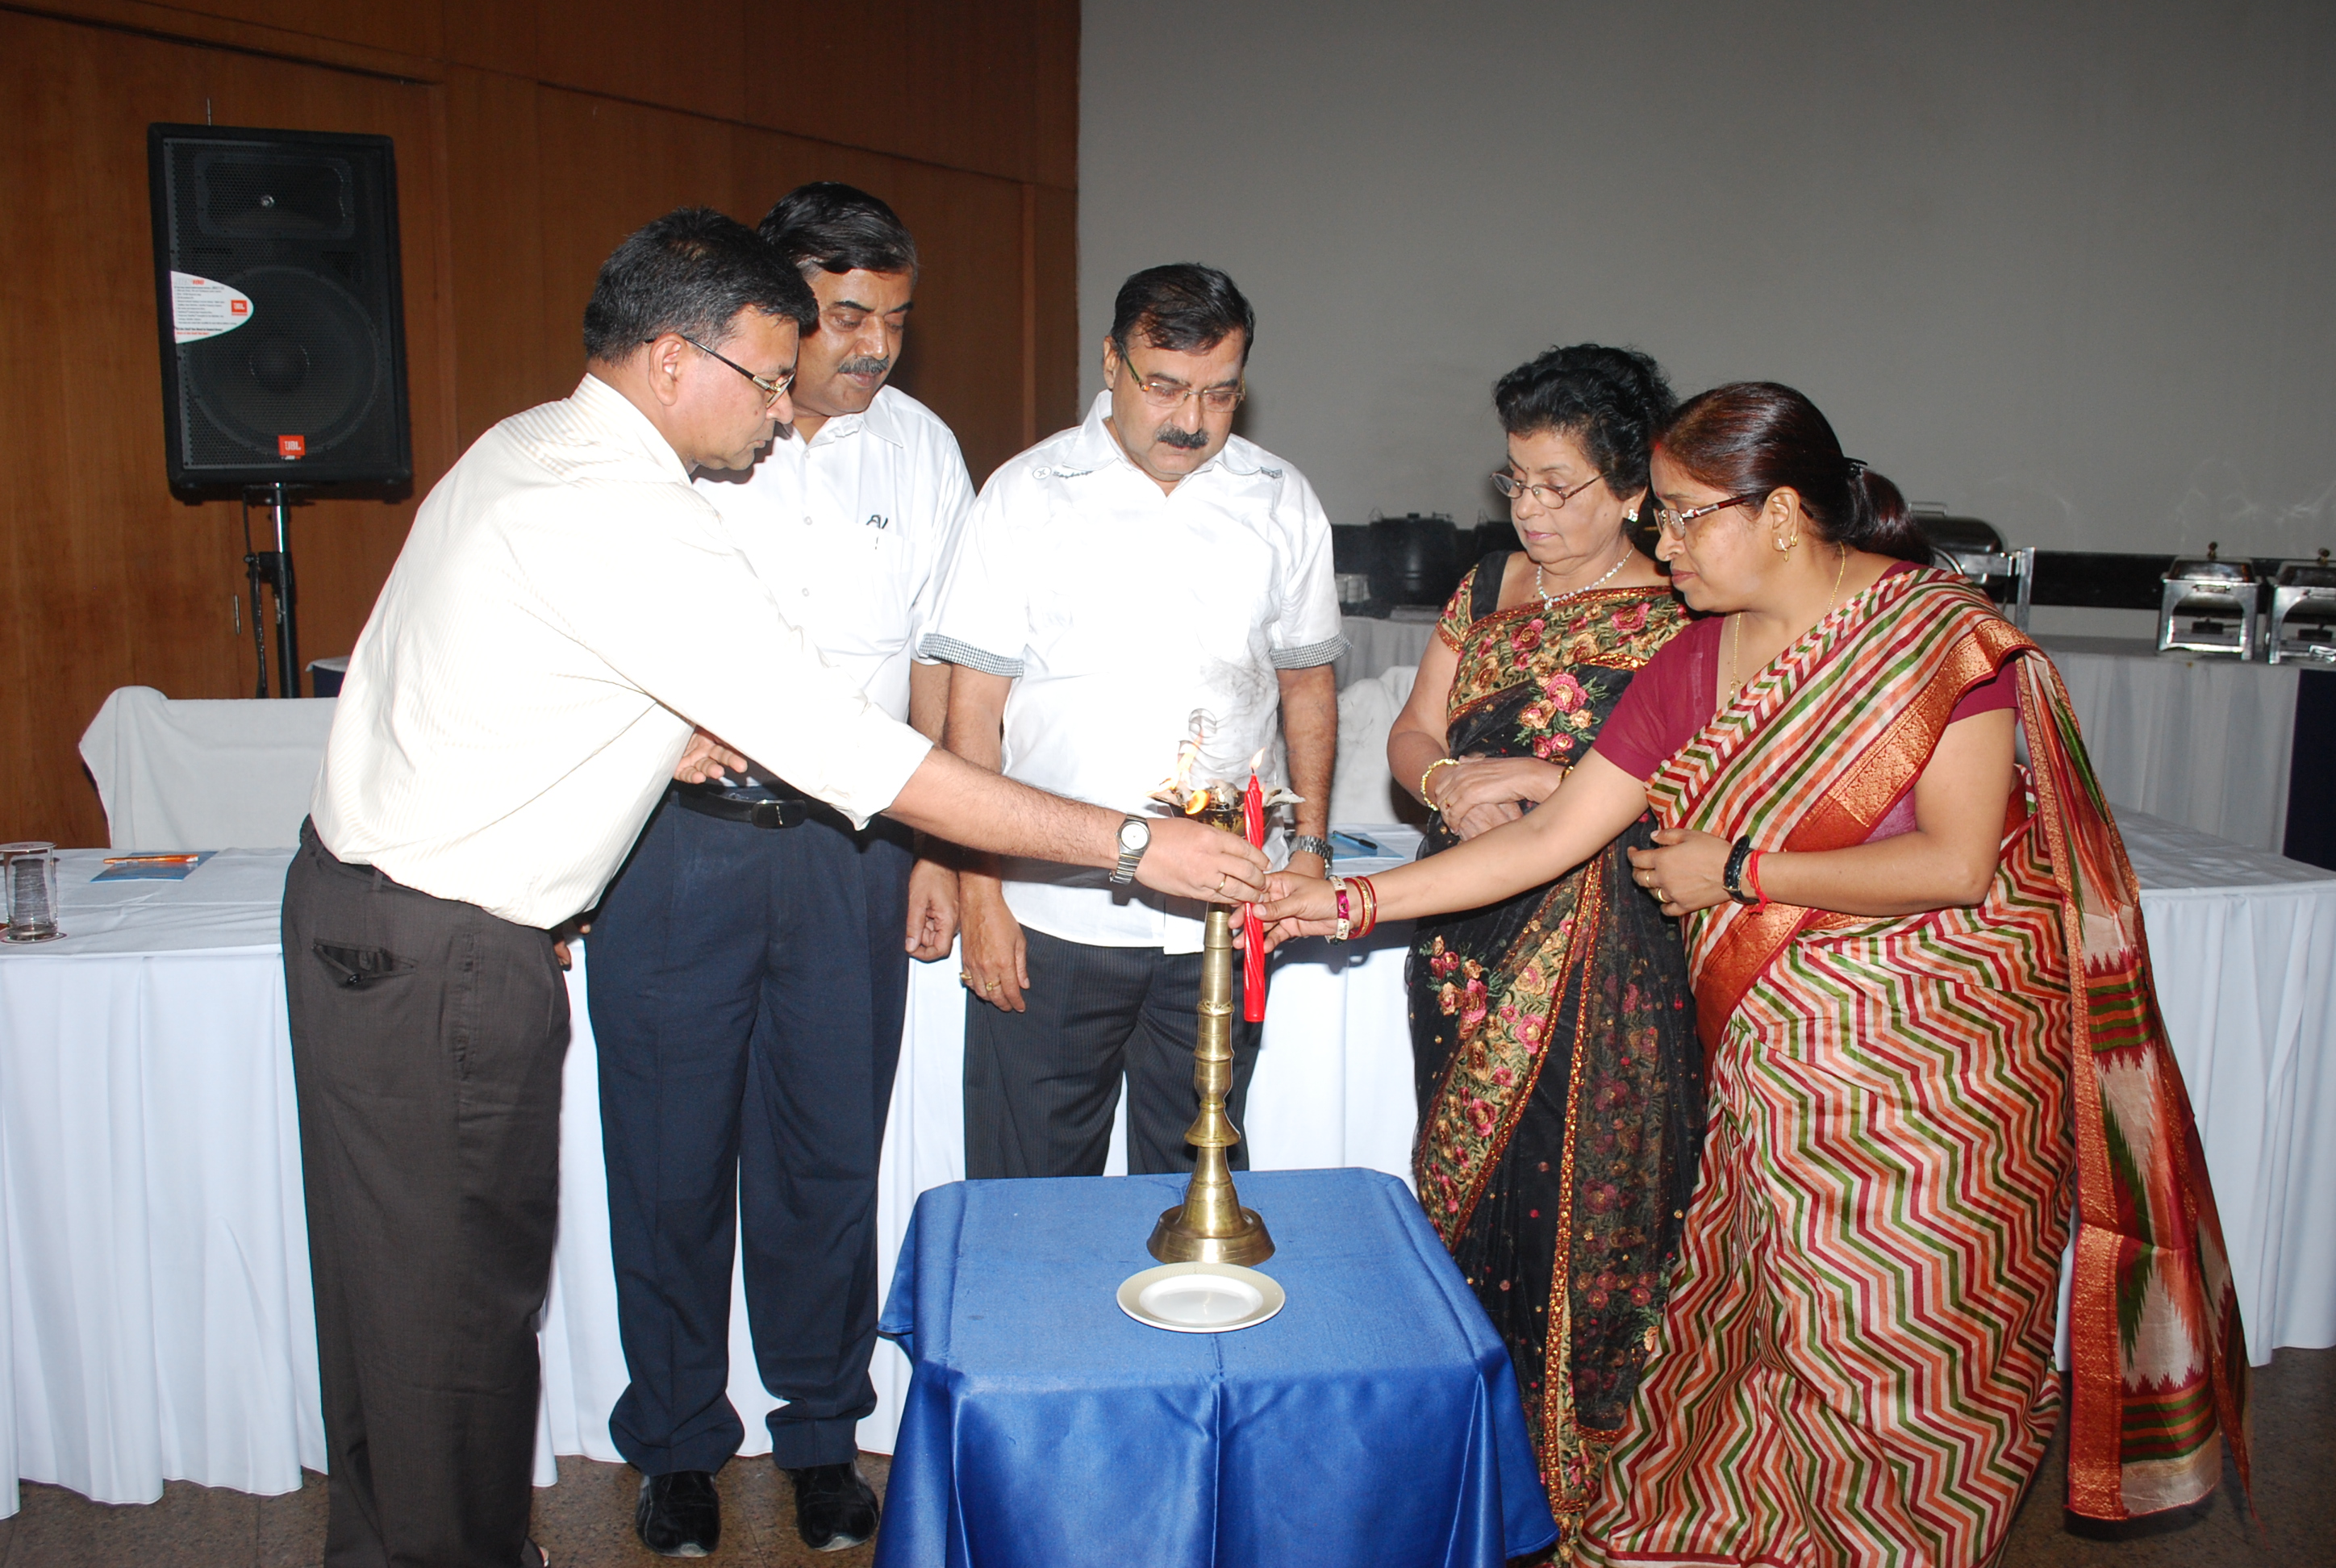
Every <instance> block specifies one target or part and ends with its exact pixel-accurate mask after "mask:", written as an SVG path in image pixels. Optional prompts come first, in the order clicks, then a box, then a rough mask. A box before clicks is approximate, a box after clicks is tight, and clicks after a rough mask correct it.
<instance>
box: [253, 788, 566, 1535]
mask: <svg viewBox="0 0 2336 1568" xmlns="http://www.w3.org/2000/svg"><path fill="white" fill-rule="evenodd" d="M284 984H285V991H286V997H287V1001H288V1003H289V1009H288V1012H289V1018H290V1023H291V1030H292V1074H293V1080H294V1083H295V1086H296V1088H297V1095H298V1099H299V1105H300V1174H301V1177H302V1180H303V1182H304V1183H305V1186H306V1193H307V1211H308V1272H309V1278H310V1281H311V1283H312V1285H313V1286H314V1289H315V1290H316V1360H317V1370H318V1372H319V1373H320V1374H321V1381H322V1383H323V1395H324V1414H325V1448H326V1454H327V1455H328V1456H329V1459H330V1465H331V1478H330V1485H329V1488H328V1495H329V1496H330V1499H331V1507H330V1511H329V1514H328V1518H327V1523H326V1529H325V1562H326V1564H327V1568H384V1565H385V1564H386V1565H388V1568H425V1565H426V1568H511V1564H512V1563H517V1562H518V1561H519V1560H520V1544H521V1542H522V1541H524V1540H525V1539H526V1537H527V1523H528V1509H529V1505H530V1502H531V1501H532V1499H533V1495H534V1494H533V1491H532V1489H531V1488H530V1486H529V1485H528V1482H529V1480H530V1475H531V1474H532V1472H533V1470H534V1466H535V1407H536V1388H537V1385H538V1382H539V1380H540V1369H539V1367H538V1363H537V1359H536V1344H535V1321H536V1314H537V1312H538V1311H539V1310H540V1309H541V1307H542V1305H543V1294H544V1290H545V1289H546V1287H548V1286H549V1285H550V1281H551V1248H552V1238H553V1232H554V1226H555V1221H556V1218H557V1212H558V1207H559V1201H560V1063H561V1060H562V1058H563V1057H566V1055H567V1053H568V982H567V979H566V977H564V976H563V975H561V973H560V965H559V963H558V961H557V960H556V959H554V957H553V956H552V949H551V938H550V936H549V935H547V934H546V933H544V932H542V931H540V930H531V929H530V928H528V927H526V926H519V925H513V924H512V923H511V921H509V920H501V919H498V918H497V917H495V916H493V915H491V914H489V913H488V912H487V911H484V910H482V909H480V908H478V907H477V906H475V905H472V904H465V903H456V902H453V901H450V900H447V899H441V898H433V897H432V896H431V895H430V894H428V893H424V892H417V891H414V889H412V888H407V887H401V886H399V885H398V884H397V883H396V882H394V881H390V880H389V879H388V878H386V877H384V876H382V875H380V874H379V873H378V872H375V871H373V870H372V869H371V868H370V867H366V866H356V865H347V864H345V863H343V862H341V861H339V860H337V859H336V858H335V857H334V856H333V854H332V852H330V851H328V850H326V848H325V846H324V845H323V844H322V843H321V842H318V841H317V838H316V830H315V829H314V828H312V827H310V826H309V825H308V824H307V823H302V824H301V828H300V852H299V853H298V854H297V855H295V856H293V858H292V867H291V870H290V872H288V873H287V875H286V877H285V881H284Z"/></svg>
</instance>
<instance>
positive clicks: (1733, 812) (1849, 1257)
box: [1588, 570, 2246, 1568]
mask: <svg viewBox="0 0 2336 1568" xmlns="http://www.w3.org/2000/svg"><path fill="white" fill-rule="evenodd" d="M2014 659H2016V660H2018V663H2019V673H2020V716H2021V721H2022V728H2023V732H2024V734H2025V735H2026V737H2027V740H2028V745H2029V776H2028V784H2027V787H2026V788H2024V789H2021V790H2016V791H2015V792H2014V794H2013V799H2012V801H2011V803H2010V811H2009V812H2008V813H2007V818H2006V823H2005V834H2004V840H2003V848H2002V852H2001V857H2000V862H1999V864H1998V868H1997V872H1996V876H1995V880H1994V882H1993V885H1992V886H1991V888H1990V891H1989V892H1988V894H1987V896H1986V898H1985V900H1984V901H1982V902H1981V904H1980V905H1978V906H1977V907H1975V908H1972V909H1953V910H1943V911H1935V912H1932V913H1930V914H1924V915H1918V916H1908V917H1903V918H1893V919H1874V918H1868V917H1862V916H1844V915H1835V914H1830V913H1825V912H1822V911H1813V910H1806V909H1798V908H1794V907H1790V906H1786V905H1771V906H1769V907H1768V908H1767V909H1766V910H1764V911H1759V912H1757V913H1755V912H1753V911H1750V910H1748V909H1746V908H1744V907H1741V906H1737V905H1732V904H1731V905H1723V906H1721V907H1720V908H1718V909H1715V910H1710V911H1702V912H1700V913H1698V914H1695V915H1692V916H1690V917H1689V919H1688V922H1687V924H1688V931H1687V936H1688V950H1689V968H1690V970H1691V972H1692V974H1693V976H1694V979H1695V990H1696V1006H1697V1016H1698V1029H1699V1032H1700V1033H1701V1034H1702V1036H1703V1038H1704V1042H1705V1046H1706V1048H1707V1050H1708V1053H1709V1058H1708V1059H1709V1077H1710V1081H1711V1088H1712V1100H1711V1111H1710V1118H1709V1121H1708V1125H1707V1132H1706V1140H1707V1141H1706V1144H1705V1150H1704V1156H1703V1166H1702V1174H1701V1179H1700V1181H1699V1183H1698V1188H1697V1191H1696V1195H1695V1199H1694V1202H1693V1203H1692V1204H1691V1205H1690V1207H1689V1216H1688V1232H1687V1237H1686V1242H1685V1247H1684V1253H1685V1259H1684V1263H1683V1266H1682V1269H1681V1271H1680V1274H1679V1277H1678V1279H1677V1280H1676V1281H1674V1282H1673V1286H1672V1296H1671V1307H1670V1312H1669V1316H1668V1317H1667V1319H1666V1320H1665V1327H1664V1330H1663V1335H1662V1339H1661V1342H1660V1345H1659V1347H1658V1349H1657V1350H1656V1352H1655V1354H1654V1355H1653V1356H1652V1357H1651V1358H1650V1359H1649V1362H1648V1366H1647V1371H1646V1376H1645V1378H1644V1381H1643V1382H1642V1383H1641V1386H1640V1398H1639V1404H1638V1407H1637V1408H1636V1409H1635V1410H1634V1412H1633V1416H1634V1420H1633V1424H1632V1427H1631V1428H1630V1436H1629V1437H1627V1438H1626V1439H1625V1441H1624V1444H1623V1446H1621V1449H1619V1450H1618V1451H1617V1453H1616V1455H1615V1456H1614V1460H1613V1465H1614V1474H1615V1475H1616V1477H1617V1478H1618V1482H1619V1485H1616V1486H1614V1487H1611V1488H1610V1489H1609V1492H1608V1494H1607V1496H1606V1499H1605V1500H1604V1501H1603V1503H1601V1505H1600V1506H1598V1507H1597V1508H1594V1509H1593V1511H1592V1513H1591V1519H1590V1522H1589V1525H1588V1537H1589V1548H1590V1551H1589V1554H1591V1555H1593V1556H1601V1555H1602V1556H1603V1557H1604V1558H1606V1559H1607V1560H1611V1561H1616V1562H1661V1563H1779V1564H1782V1563H1790V1564H1794V1565H1796V1568H1798V1565H1800V1564H1818V1563H1824V1564H1844V1565H1846V1564H1858V1565H1866V1564H1876V1565H1879V1564H1889V1565H1893V1568H1894V1565H1901V1564H1909V1565H1911V1564H1976V1563H1986V1562H1988V1561H1990V1559H1991V1558H1992V1557H1993V1555H1994V1553H1996V1551H1997V1550H1998V1548H1999V1547H2000V1545H2001V1544H2002V1541H2003V1539H2004V1535H2005V1533H2006V1532H2007V1531H2008V1529H2009V1528H2010V1524H2011V1520H2012V1517H2013V1514H2014V1513H2015V1512H2016V1510H2017V1508H2018V1506H2019V1503H2020V1495H2021V1494H2022V1492H2023V1491H2024V1490H2025V1488H2026V1485H2027V1484H2028V1482H2029V1478H2030V1477H2031V1475H2033V1473H2034V1471H2035V1469H2036V1466H2037V1464H2038V1462H2039V1459H2040V1458H2041V1456H2042V1454H2043V1450H2044V1446H2045V1442H2046V1439H2047V1438H2048V1437H2049V1433H2050V1426H2051V1419H2052V1417H2053V1414H2054V1412H2055V1409H2056V1407H2057V1405H2058V1402H2059V1385H2058V1379H2057V1378H2055V1376H2054V1375H2053V1371H2052V1362H2051V1358H2052V1341H2053V1328H2054V1319H2055V1305H2056V1294H2057V1286H2058V1279H2059V1259H2060V1256H2061V1252H2062V1250H2063V1244H2064V1242H2065V1238H2066V1235H2067V1222H2066V1218H2065V1216H2066V1214H2067V1213H2068V1187H2069V1183H2070V1179H2071V1177H2073V1181H2074V1187H2075V1199H2076V1210H2077V1221H2078V1238H2077V1249H2076V1277H2075V1281H2074V1298H2073V1300H2072V1301H2071V1304H2070V1309H2069V1311H2070V1325H2071V1357H2072V1359H2073V1363H2074V1369H2075V1379H2074V1389H2075V1400H2074V1403H2075V1409H2074V1412H2073V1417H2072V1421H2071V1426H2070V1444H2069V1465H2068V1472H2069V1487H2068V1491H2069V1495H2068V1504H2069V1506H2070V1507H2071V1508H2072V1509H2074V1510H2075V1511H2077V1512H2078V1513H2081V1514H2090V1515H2093V1516H2096V1517H2100V1518H2110V1519H2115V1518H2123V1517H2127V1516H2130V1515H2134V1514H2146V1513H2151V1512H2156V1511H2158V1510H2162V1509H2166V1508H2171V1507H2175V1506H2178V1505H2182V1504H2185V1503H2187V1502H2191V1501H2194V1500H2195V1499H2197V1498H2199V1497H2202V1496H2204V1495H2206V1494H2207V1493H2208V1492H2209V1491H2211V1490H2212V1489H2213V1487H2214V1484H2215V1482H2216V1481H2217V1480H2218V1479H2219V1478H2220V1476H2221V1474H2222V1452H2223V1443H2224V1441H2225V1440H2227V1441H2228V1442H2229V1443H2230V1444H2231V1445H2232V1447H2233V1450H2234V1455H2235V1456H2236V1458H2237V1460H2238V1462H2239V1467H2240V1474H2241V1475H2242V1477H2244V1475H2245V1474H2246V1447H2245V1437H2244V1431H2245V1426H2244V1404H2245V1383H2246V1365H2245V1354H2244V1338H2243V1336H2242V1334H2241V1333H2240V1327H2239V1317H2238V1307H2237V1302H2236V1297H2235V1293H2234V1290H2233V1288H2232V1284H2231V1280H2230V1271H2229V1268H2228V1266H2227V1263H2226V1261H2225V1260H2224V1250H2223V1242H2222V1232H2221V1226H2220V1224H2219V1222H2218V1221H2217V1219H2216V1217H2215V1213H2214V1197H2213V1193H2212V1192H2211V1190H2210V1188H2209V1186H2208V1183H2207V1179H2206V1171H2205V1160H2204V1158H2203V1156H2202V1154H2201V1152H2200V1150H2199V1145H2198V1142H2197V1137H2196V1134H2195V1130H2194V1128H2193V1126H2192V1123H2191V1117H2190V1110H2189V1104H2188V1101H2187V1098H2186V1096H2185V1094H2184V1092H2183V1087H2182V1080H2181V1076H2180V1073H2179V1071H2178V1069H2177V1068H2176V1066H2175V1062H2174V1059H2173V1057H2172V1055H2171V1053H2170V1052H2169V1050H2168V1049H2167V1047H2166V1040H2165V1031H2164V1028H2163V1026H2162V1025H2161V1024H2160V1022H2159V1019H2158V1015H2157V1008H2156V998H2155V994H2154V992H2153V991H2152V989H2151V986H2150V979H2149V958H2148V952H2147V948H2146V942H2145V940H2144V938H2143V934H2142V929H2141V918H2140V891H2139V887H2138V884H2137V883H2136V881H2135V879H2134V875H2133V872H2132V868H2131V866H2130V864H2129V863H2128V862H2127V859H2126V856H2125V851H2124V847H2123V844H2122V842H2120V840H2119V839H2118V837H2117V828H2116V825H2115V823H2113V822H2112V821H2111V820H2110V817H2109V813H2108V808H2107V805H2106V803H2104V802H2103V801H2102V799H2101V795H2100V791H2099V789H2098V785H2097V784H2095V782H2094V780H2093V777H2092V773H2091V769H2090V767H2089V765H2088V763H2087V762H2086V759H2085V752H2084V747H2083V745H2082V743H2081V741H2080V740H2079V739H2078V735H2077V728H2076V724H2075V721H2074V719H2073V718H2072V717H2071V716H2070V714H2069V710H2068V698H2067V694H2066V692H2065V690H2064V689H2063V688H2062V687H2061V685H2060V680H2059V674H2058V672H2057V671H2055V670H2054V669H2053V668H2052V666H2051V664H2050V662H2049V660H2048V659H2047V658H2045V657H2044V656H2043V654H2042V653H2041V651H2040V650H2039V649H2038V648H2037V647H2036V645H2035V644H2034V643H2032V642H2031V641H2029V638H2027V637H2026V636H2025V635H2024V634H2023V633H2020V632H2019V631H2017V630H2015V629H2014V628H2011V627H2010V625H2008V624H2007V623H2006V622H2005V621H2003V620H2002V619H2001V618H2000V617H1999V616H1998V615H1996V613H1995V612H1994V609H1993V608H1992V607H1991V606H1990V605H1989V604H1988V602H1987V601H1986V599H1984V598H1983V597H1982V596H1981V595H1980V594H1978V593H1977V592H1975V591H1974V590H1972V589H1970V588H1969V587H1968V586H1966V585H1964V584H1963V583H1962V582H1961V580H1960V579H1955V578H1952V577H1951V576H1948V575H1947V574H1944V573H1940V572H1933V571H1929V570H1916V571H1913V572H1904V573H1899V574H1895V575H1893V576H1890V577H1885V578H1884V579H1883V580H1882V582H1881V583H1879V584H1877V585H1876V586H1875V587H1874V588H1873V589H1868V590H1867V591H1866V592H1864V593H1863V594H1860V595H1858V596H1856V597H1855V598H1854V599H1852V600H1851V601H1850V602H1849V603H1848V604H1845V605H1844V606H1843V607H1842V608H1841V609H1838V610H1836V611H1835V612H1834V613H1833V614H1832V615H1830V616H1828V617H1827V618H1825V620H1823V621H1821V622H1819V623H1818V625H1817V626H1816V627H1815V628H1813V629H1812V630H1811V631H1810V633H1809V634H1808V635H1807V636H1806V638H1803V639H1802V640H1801V641H1800V642H1799V643H1797V644H1796V645H1795V646H1794V647H1793V648H1788V649H1787V650H1786V652H1785V654H1784V655H1782V656H1781V657H1779V658H1778V659H1777V660H1776V663H1775V664H1773V665H1771V666H1769V667H1767V669H1766V670H1764V671H1763V672H1762V673H1761V674H1760V675H1758V676H1757V677H1754V678H1753V679H1752V680H1751V681H1750V682H1749V683H1747V685H1746V687H1744V688H1743V689H1742V690H1741V691H1740V692H1738V693H1737V696H1736V698H1735V700H1734V701H1732V702H1731V703H1729V704H1728V705H1727V706H1726V707H1724V708H1723V710H1722V711H1721V712H1720V713H1718V715H1717V716H1714V718H1713V720H1712V721H1711V723H1710V724H1708V726H1705V727H1704V729H1703V730H1702V731H1701V732H1699V733H1698V735H1697V736H1696V737H1695V739H1694V740H1693V741H1692V742H1691V743H1690V744H1689V745H1688V746H1687V747H1686V748H1685V749H1683V750H1682V751H1680V752H1679V754H1678V755H1675V756H1673V757H1672V758H1671V759H1670V760H1669V762H1668V763H1667V764H1666V765H1664V766H1663V768H1662V769H1661V770H1660V772H1658V773H1657V774H1656V775H1655V777H1654V778H1653V779H1652V780H1651V781H1650V784H1649V785H1648V793H1649V796H1650V800H1651V801H1652V802H1653V803H1654V805H1655V809H1656V813H1657V814H1658V815H1659V816H1660V818H1661V819H1662V820H1663V821H1664V822H1665V823H1668V824H1671V825H1678V826H1685V827H1691V828H1698V829H1701V830H1703V831H1705V832H1708V833H1718V834H1721V835H1723V836H1726V837H1728V838H1731V839H1732V838H1735V837H1737V836H1739V835H1742V834H1747V833H1748V834H1749V835H1751V837H1752V839H1753V841H1754V842H1756V843H1758V844H1760V845H1761V846H1763V847H1765V848H1770V849H1788V850H1827V849H1838V848H1844V847H1847V846H1850V845H1854V844H1858V843H1863V842H1866V840H1867V839H1868V838H1869V836H1870V835H1871V834H1872V833H1873V830H1874V826H1875V824H1876V823H1879V822H1880V821H1881V819H1882V818H1883V815H1884V814H1885V813H1887V812H1888V811H1889V809H1890V808H1891V806H1892V805H1893V804H1894V803H1896V802H1897V801H1898V800H1899V799H1900V798H1901V797H1902V796H1903V794H1905V793H1906V792H1907V791H1908V790H1910V789H1911V788H1912V787H1913V782H1914V780H1915V778H1916V777H1917V775H1919V774H1920V773H1921V772H1922V767H1923V765H1925V764H1926V763H1927V761H1928V760H1929V758H1930V755H1931V754H1932V749H1933V748H1934V747H1935V746H1936V745H1937V744H1938V741H1939V738H1940V736H1941V735H1942V733H1943V732H1944V730H1945V727H1946V725H1947V723H1948V722H1949V718H1950V716H1951V714H1952V710H1953V707H1954V705H1955V703H1956V702H1957V700H1958V699H1959V698H1960V697H1961V696H1962V694H1963V693H1964V692H1966V691H1968V690H1970V689H1971V687H1973V686H1974V685H1977V684H1978V683H1980V682H1981V681H1984V680H1986V679H1988V678H1989V677H1991V676H1992V675H1994V674H1995V672H1996V671H1997V670H1998V669H1999V668H2000V667H2001V666H2002V665H2003V664H2004V663H2005V662H2006V661H2009V660H2014ZM2072 953H2073V954H2076V955H2078V956H2079V957H2080V958H2081V959H2082V962H2081V963H2080V964H2078V965H2075V966H2072V965H2071V964H2070V962H2069V955H2070V954H2072Z"/></svg>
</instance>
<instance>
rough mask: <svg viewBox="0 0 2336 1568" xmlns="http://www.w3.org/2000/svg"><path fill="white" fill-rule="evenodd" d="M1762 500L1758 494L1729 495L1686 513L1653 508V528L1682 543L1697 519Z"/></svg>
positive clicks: (1666, 508) (1661, 507)
mask: <svg viewBox="0 0 2336 1568" xmlns="http://www.w3.org/2000/svg"><path fill="white" fill-rule="evenodd" d="M1761 499H1763V498H1762V497H1761V496H1760V495H1758V494H1753V495H1731V496H1729V497H1728V499H1727V500H1726V501H1715V502H1712V503H1711V504H1710V505H1708V506H1698V507H1696V508H1694V509H1693V510H1691V511H1672V510H1671V509H1670V508H1669V507H1668V506H1659V507H1657V508H1655V527H1656V528H1657V529H1659V530H1660V531H1662V532H1664V533H1666V534H1669V536H1670V537H1671V538H1673V539H1676V540H1679V541H1681V542H1684V541H1686V539H1687V531H1688V525H1689V524H1690V523H1692V522H1694V521H1696V520H1697V519H1698V518H1701V517H1708V516H1710V515H1711V514H1712V513H1713V512H1715V511H1727V510H1728V508H1729V507H1731V506H1749V505H1751V504H1752V503H1753V502H1756V501H1759V500H1761Z"/></svg>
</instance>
